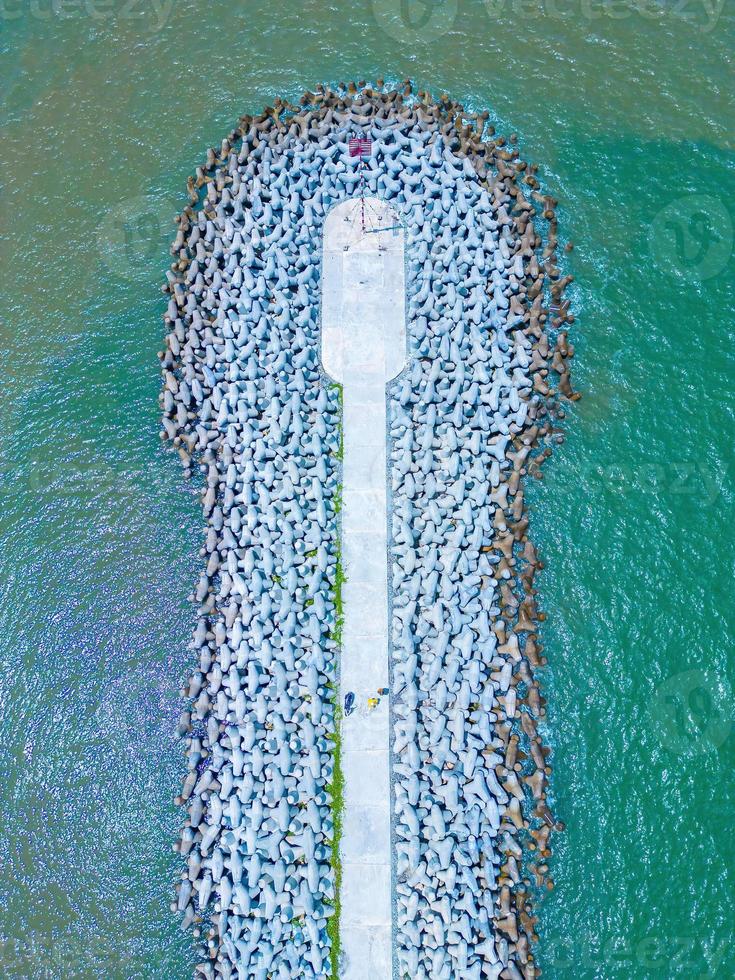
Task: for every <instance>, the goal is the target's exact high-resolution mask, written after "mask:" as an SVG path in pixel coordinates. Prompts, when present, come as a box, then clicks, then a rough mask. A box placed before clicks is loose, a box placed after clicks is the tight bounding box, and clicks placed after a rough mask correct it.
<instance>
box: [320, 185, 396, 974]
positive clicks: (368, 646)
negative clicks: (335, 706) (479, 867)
mask: <svg viewBox="0 0 735 980" xmlns="http://www.w3.org/2000/svg"><path fill="white" fill-rule="evenodd" d="M366 211H367V218H366V225H367V229H368V233H366V234H365V233H363V230H362V224H363V208H362V204H361V202H360V201H358V200H356V199H353V200H348V201H345V202H343V203H342V204H340V205H338V206H337V207H336V208H334V210H333V211H332V212H331V213H330V214H329V216H328V218H327V220H326V223H325V229H324V266H323V287H322V290H323V292H322V361H323V364H324V367H325V370H326V371H327V372H328V373H329V374H330V375H331V376H332V377H333V378H335V379H336V380H337V381H339V382H340V383H341V384H342V386H343V398H344V401H343V413H344V414H343V432H344V458H343V509H342V553H343V556H344V565H345V579H346V581H345V584H344V586H343V591H342V595H343V602H344V627H343V634H342V657H341V664H340V703H341V704H344V699H345V697H346V696H347V695H348V694H352V695H353V696H354V699H355V707H354V710H353V711H352V712H351V713H350V714H349V715H347V714H345V715H344V716H343V719H342V723H341V768H342V774H343V778H344V819H343V826H342V840H341V847H340V852H341V855H340V860H341V869H342V875H341V878H342V880H341V894H340V896H339V902H340V944H341V948H342V950H343V953H344V956H343V960H344V963H343V966H342V970H341V975H342V976H343V977H344V978H345V980H350V978H358V977H364V976H376V977H377V976H380V977H387V976H390V974H391V972H392V966H391V964H392V936H391V918H392V915H391V907H392V901H391V834H390V777H389V743H390V713H389V704H388V699H387V698H381V699H380V700H379V703H378V705H377V707H374V708H372V709H371V707H369V705H368V700H369V699H370V698H375V697H377V691H378V689H379V688H384V687H388V674H389V665H388V575H387V533H388V532H387V492H386V455H387V453H386V390H385V386H386V383H387V382H388V381H390V380H391V379H392V378H394V377H395V376H396V375H397V374H398V373H399V372H400V371H401V369H402V367H403V364H404V361H405V352H406V327H405V277H404V235H403V230H402V228H401V227H400V225H399V224H398V220H397V217H396V215H395V213H394V212H393V211H392V209H391V208H390V207H389V206H387V205H386V204H384V203H383V202H380V201H378V200H375V199H370V200H368V201H367V202H366ZM381 227H384V228H387V229H389V230H386V231H380V230H378V229H379V228H381Z"/></svg>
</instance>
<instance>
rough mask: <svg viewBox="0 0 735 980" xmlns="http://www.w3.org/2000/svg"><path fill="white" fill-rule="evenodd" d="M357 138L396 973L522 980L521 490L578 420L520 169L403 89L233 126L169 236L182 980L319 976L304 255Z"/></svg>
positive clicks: (318, 479) (543, 780)
mask: <svg viewBox="0 0 735 980" xmlns="http://www.w3.org/2000/svg"><path fill="white" fill-rule="evenodd" d="M358 134H359V135H369V136H372V138H373V140H374V144H373V155H372V156H371V158H370V159H369V160H368V161H367V171H366V190H367V192H368V193H371V194H374V195H377V196H379V197H383V198H385V199H387V200H389V201H390V203H391V204H392V205H393V206H394V207H395V208H396V209H397V210H398V212H399V213H400V214H401V216H402V220H403V221H404V223H405V227H406V249H407V255H408V263H409V273H410V274H409V277H408V281H409V283H410V286H409V296H408V316H407V328H408V331H409V336H410V341H409V345H410V351H409V355H410V363H409V367H408V369H407V371H406V372H405V373H404V375H403V376H402V377H401V378H400V379H399V380H398V381H397V382H396V383H395V384H394V385H393V386H392V387H391V389H390V390H389V398H388V409H389V427H390V433H389V434H390V440H391V441H390V459H391V477H390V479H391V490H392V501H391V504H392V516H391V518H390V528H389V530H390V533H391V542H390V546H389V547H390V562H391V564H390V569H391V579H392V582H391V584H392V596H393V599H392V605H393V611H392V636H391V640H392V674H393V676H392V682H391V709H392V720H393V729H394V741H393V746H392V752H393V780H394V799H393V803H394V809H395V820H394V833H395V842H396V847H395V854H394V862H395V875H396V881H395V903H396V913H395V923H396V935H395V937H394V939H395V950H396V953H395V968H396V972H397V974H398V975H399V976H400V977H404V976H405V975H410V976H411V977H414V976H415V977H427V978H428V977H431V978H441V977H447V978H448V977H450V976H462V977H477V978H479V977H486V976H490V977H519V976H520V977H525V978H530V977H534V976H536V975H538V972H539V971H538V970H537V968H536V966H535V962H534V957H533V953H532V949H531V946H532V941H533V939H534V924H535V919H534V916H533V912H532V909H531V895H532V892H533V891H534V890H537V888H536V886H538V887H545V886H546V885H547V884H550V882H547V879H546V859H547V858H548V856H549V846H548V837H549V831H550V829H551V827H552V826H554V824H555V819H554V817H553V816H552V814H551V812H550V809H549V805H548V801H547V782H548V774H549V772H550V769H549V760H548V758H547V750H546V749H545V747H544V745H543V744H542V741H541V737H540V733H539V723H540V722H542V720H543V716H544V708H543V698H542V696H541V694H540V692H539V685H538V681H537V679H536V677H535V671H536V669H537V668H538V667H539V666H542V665H543V663H544V660H543V658H542V656H541V647H540V644H539V642H538V639H537V635H538V621H539V618H541V617H542V615H543V614H541V613H539V612H538V610H537V608H536V602H535V598H534V596H535V592H534V576H535V573H536V571H537V569H538V568H539V567H541V563H540V562H539V559H538V557H537V554H536V551H535V548H534V547H533V545H532V543H531V542H530V540H529V537H528V515H527V511H526V507H525V504H524V480H525V479H526V478H527V477H528V476H529V475H531V476H539V475H540V469H539V468H540V466H541V465H542V463H543V461H544V459H545V458H546V456H547V455H548V454H549V453H550V451H551V445H552V444H553V442H554V441H555V440H556V439H558V438H559V436H558V434H557V432H558V430H557V429H556V425H555V422H556V417H557V416H559V417H563V414H564V413H563V408H562V407H561V405H562V402H563V399H565V398H574V397H576V396H575V395H574V393H573V391H572V389H571V385H570V381H569V367H568V364H569V359H570V357H571V356H572V355H573V348H572V347H571V345H570V344H569V342H568V340H567V336H566V332H565V330H564V329H563V327H564V324H565V322H567V321H569V322H571V321H572V317H571V316H570V315H569V306H568V302H567V301H566V300H565V299H564V298H563V291H564V287H565V286H566V284H567V282H568V281H569V277H563V276H562V275H561V273H560V272H559V270H558V268H557V266H556V256H555V252H556V248H557V240H556V220H555V217H554V205H555V202H554V201H553V200H552V199H551V198H549V197H546V196H543V195H541V194H540V193H539V186H538V181H537V179H536V177H535V176H534V174H533V172H532V170H533V168H528V167H527V166H526V165H525V164H523V163H522V162H520V161H519V159H518V154H517V152H516V150H515V149H513V147H512V143H511V144H510V146H509V145H508V143H506V141H505V140H504V139H503V138H502V137H498V136H496V135H495V133H494V132H493V130H492V127H489V126H488V125H487V116H486V114H469V113H465V111H464V110H463V108H462V107H461V106H459V105H458V104H457V103H454V102H452V101H451V100H449V99H448V98H446V97H442V98H441V99H439V100H436V101H435V100H433V99H431V98H430V97H429V96H428V95H427V94H426V93H418V95H416V96H414V95H413V94H412V93H411V90H410V86H409V85H406V86H405V87H403V88H401V89H400V90H398V89H396V90H384V89H383V88H382V86H380V85H379V86H378V87H377V88H376V89H369V88H366V87H365V86H364V85H361V86H355V85H350V86H349V87H347V88H345V87H342V88H338V89H337V90H330V89H325V88H321V87H320V88H318V89H317V91H316V92H315V93H306V94H305V95H304V97H303V98H302V100H301V105H299V106H292V105H288V104H287V103H285V102H283V101H282V100H276V103H275V104H274V106H273V107H272V108H270V109H268V110H266V111H265V112H264V113H263V114H262V115H261V116H259V117H255V118H252V117H248V116H246V117H243V119H242V120H241V121H240V125H239V126H238V127H237V128H236V129H235V130H233V131H232V133H230V135H229V137H228V138H227V139H226V140H224V141H223V143H222V146H221V148H220V149H219V150H218V151H217V150H210V151H209V153H208V157H207V160H206V162H205V164H204V165H203V166H202V167H200V168H198V170H197V173H196V176H195V177H194V178H191V179H190V181H189V190H190V196H191V203H190V205H189V206H188V207H187V208H186V209H185V210H184V212H183V214H182V215H181V216H179V218H178V224H179V231H178V235H177V238H176V241H175V242H174V246H173V250H172V251H173V256H174V262H173V264H172V267H171V271H170V273H169V275H168V284H167V286H166V289H167V291H168V292H169V293H170V300H169V304H168V310H167V312H166V316H165V319H166V323H167V327H168V330H169V333H168V337H167V346H166V350H165V351H164V353H163V354H162V362H163V371H164V389H163V393H162V405H163V425H164V429H163V433H162V435H163V436H164V437H165V438H167V439H170V440H172V442H173V444H174V446H175V447H176V448H177V450H178V452H179V454H180V456H181V458H182V462H183V464H184V467H185V470H186V472H187V473H190V472H191V471H192V469H193V468H194V466H195V465H199V466H200V467H201V469H202V472H203V473H204V477H205V482H206V487H205V489H204V492H203V509H204V516H205V520H206V528H205V531H206V541H205V547H204V549H203V557H204V558H205V559H206V567H205V568H204V570H203V572H202V574H201V577H200V580H199V583H198V585H197V588H196V591H195V595H194V600H195V602H196V604H197V609H198V621H197V628H196V631H195V634H194V640H193V648H194V649H195V650H196V652H197V655H198V658H199V665H198V668H197V669H196V670H195V672H194V674H193V675H192V677H191V679H190V681H189V684H188V687H187V689H186V692H185V693H186V694H187V696H188V697H189V698H190V699H191V706H190V708H188V709H187V711H186V712H185V713H184V715H183V716H182V721H181V731H182V734H186V737H187V758H188V764H189V775H188V776H187V778H186V779H185V781H184V788H183V791H182V796H181V799H182V802H184V803H185V804H186V806H187V818H186V821H185V826H184V828H183V831H182V836H181V841H180V844H179V849H180V851H181V853H182V854H183V855H184V856H185V857H186V867H185V870H184V871H183V872H182V880H181V882H180V884H179V886H178V897H177V907H178V909H179V910H180V911H181V913H182V914H183V922H184V924H186V925H190V924H194V925H195V927H197V928H201V924H202V923H204V924H205V926H204V927H205V929H206V937H205V938H206V940H207V943H206V945H205V952H206V955H205V958H204V959H203V961H202V963H201V964H200V965H199V966H198V967H197V970H198V972H199V973H200V974H201V975H203V976H208V977H230V976H237V977H251V976H252V977H266V976H274V977H284V978H285V977H292V976H300V977H323V976H326V975H329V974H330V973H331V972H332V969H333V965H332V963H331V952H332V948H331V943H332V939H331V938H330V936H331V937H333V936H334V934H335V930H334V929H329V930H328V929H327V923H328V919H329V918H330V916H331V915H332V913H333V910H334V908H335V904H336V896H335V893H334V868H333V861H332V857H333V855H332V842H333V835H334V825H333V818H332V812H331V804H332V800H331V798H330V793H329V790H330V787H331V786H332V785H333V778H334V772H333V760H334V741H333V740H334V738H335V734H336V733H335V704H334V691H335V682H336V676H337V670H338V650H337V644H336V642H335V632H336V627H337V624H336V612H335V599H336V598H337V597H336V595H335V588H336V585H337V559H338V538H337V533H338V532H337V527H336V523H337V521H336V516H337V507H338V498H339V461H338V455H339V452H338V450H339V400H338V393H337V391H336V390H335V389H333V388H331V387H330V386H328V385H327V384H326V383H325V378H324V376H323V374H322V373H321V371H320V367H319V357H318V349H319V290H320V256H321V230H322V227H323V222H324V218H325V215H326V213H327V212H328V210H329V209H330V207H331V206H332V205H333V204H336V203H338V202H339V201H340V200H344V199H345V198H348V197H351V196H354V195H355V193H356V191H357V187H358V183H359V175H358V171H357V161H355V160H353V159H352V158H350V156H349V154H348V148H347V140H348V139H349V137H350V136H353V135H358ZM539 212H541V214H539ZM542 229H543V231H544V233H545V235H544V237H542ZM554 378H556V381H555V382H554V381H553V380H552V379H554ZM529 856H530V857H532V858H533V859H534V860H532V861H529ZM536 858H538V860H536ZM529 875H531V876H532V878H529V877H528V876H529ZM532 880H534V881H535V885H533V886H532V885H531V881H532Z"/></svg>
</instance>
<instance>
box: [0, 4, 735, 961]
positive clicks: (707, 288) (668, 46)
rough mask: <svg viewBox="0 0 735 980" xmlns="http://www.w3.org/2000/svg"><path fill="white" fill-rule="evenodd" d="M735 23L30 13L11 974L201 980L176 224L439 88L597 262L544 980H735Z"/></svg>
mask: <svg viewBox="0 0 735 980" xmlns="http://www.w3.org/2000/svg"><path fill="white" fill-rule="evenodd" d="M734 20H735V16H734V14H733V8H732V5H731V4H728V3H727V2H725V3H724V4H718V3H717V0H713V2H712V3H711V4H710V2H709V0H707V3H706V4H705V3H703V2H701V0H687V2H686V3H681V2H680V0H677V2H675V3H674V2H671V3H668V4H667V3H654V2H652V0H648V2H646V3H644V2H643V0H640V2H636V3H632V4H628V5H626V4H623V3H622V2H617V0H616V2H615V3H613V2H612V0H611V2H609V3H602V2H599V3H598V2H591V0H566V2H562V0H539V2H537V3H534V4H531V3H529V2H525V0H488V2H487V3H483V2H480V0H468V2H453V0H445V2H443V3H441V2H439V0H437V2H436V3H434V4H430V3H428V2H427V3H422V2H418V0H374V2H370V0H360V2H358V3H356V4H354V5H340V4H336V3H333V4H325V3H323V2H321V0H319V2H317V0H306V2H304V3H301V4H299V5H294V6H288V7H286V6H281V7H278V8H274V7H272V6H271V7H266V6H265V5H253V4H245V3H240V4H235V5H232V4H225V3H221V2H213V3H210V4H208V5H207V6H206V7H200V6H197V5H195V4H194V3H192V2H190V0H182V2H180V3H178V4H176V5H175V6H174V5H173V4H172V3H169V2H168V0H161V2H159V3H156V4H152V5H148V6H146V7H143V5H142V4H139V3H137V2H135V0H111V2H109V3H103V2H102V0H79V2H76V3H75V2H73V0H67V2H65V3H61V2H60V0H33V2H31V0H5V2H4V4H3V5H1V6H0V56H1V60H0V82H1V83H2V84H1V85H0V99H1V100H2V114H1V116H0V123H1V125H2V133H1V136H2V140H1V143H0V159H1V160H2V169H1V170H0V209H2V226H3V231H4V235H3V237H2V241H0V294H1V295H2V305H1V307H0V309H1V310H2V323H1V327H0V330H1V334H0V336H1V341H0V378H2V398H1V399H0V542H2V552H1V555H0V590H1V591H0V595H1V604H0V762H1V763H2V768H3V772H4V777H5V778H4V780H3V782H2V784H0V797H1V798H2V814H3V819H2V824H1V825H0V856H1V858H2V868H3V871H2V880H1V881H0V909H2V913H1V914H0V969H1V971H2V974H3V976H8V977H18V978H33V980H36V978H45V977H49V978H51V977H53V978H58V977H63V978H66V977H69V978H87V977H89V978H97V977H99V978H102V977H105V978H107V977H109V978H115V980H117V978H156V980H159V978H160V980H175V978H184V977H187V976H189V975H190V970H191V957H192V955H193V953H192V940H191V938H190V937H189V936H185V935H182V934H181V933H180V932H179V930H178V927H177V922H176V920H175V918H174V917H173V916H172V915H171V913H170V912H169V908H168V907H169V902H170V900H171V894H172V884H173V880H174V877H175V875H176V873H177V858H176V855H175V854H173V852H172V850H171V844H172V841H173V840H174V837H175V833H176V828H177V826H178V822H179V819H180V818H179V814H178V813H177V811H176V809H175V807H174V806H173V803H172V802H171V801H172V799H173V796H174V795H175V793H176V792H177V789H178V784H179V781H180V777H181V773H182V771H183V760H182V757H181V752H180V746H179V745H178V744H177V742H176V739H175V737H174V727H175V720H176V717H177V715H178V711H179V703H178V689H179V686H180V683H181V681H182V679H183V677H184V676H185V674H186V671H187V666H188V663H189V654H188V651H187V648H186V647H187V642H188V640H189V636H190V630H191V627H192V624H193V619H192V615H191V610H190V607H189V606H188V604H187V602H186V596H187V594H188V592H189V591H190V590H191V587H192V585H193V583H194V580H195V576H196V574H197V568H198V549H199V547H200V544H201V535H200V524H201V520H200V517H199V514H198V505H197V501H196V498H195V497H194V496H193V494H192V493H191V491H190V490H188V489H187V488H186V487H185V486H184V485H183V482H182V480H181V478H180V472H179V469H178V464H177V462H176V461H175V460H174V459H172V458H171V457H170V456H168V455H167V454H166V453H164V451H163V450H161V449H160V448H159V441H158V436H157V429H158V425H157V418H158V410H157V404H156V398H157V392H158V362H157V359H156V356H155V355H156V351H157V349H158V347H159V345H160V339H161V337H162V323H161V320H160V315H161V313H162V311H163V308H164V304H163V298H162V296H161V293H160V290H159V287H160V283H161V281H162V278H163V274H164V272H165V269H166V268H167V261H168V251H167V247H168V241H169V240H170V238H171V237H172V234H173V228H174V226H173V223H172V217H173V215H174V213H175V212H176V211H177V210H179V209H180V208H181V207H182V206H183V204H184V203H185V200H186V199H185V195H184V189H185V179H186V176H187V174H189V173H191V172H193V169H194V167H195V165H196V164H197V163H198V162H199V161H200V160H201V159H202V158H203V156H204V153H205V151H206V147H207V146H209V145H210V144H219V141H220V140H221V138H222V136H223V135H225V134H226V133H227V132H228V131H229V129H230V128H231V127H232V125H233V124H234V122H235V120H236V119H237V117H238V116H239V115H240V114H241V113H243V112H246V111H258V110H259V109H260V108H261V107H262V106H263V105H264V104H268V103H270V102H272V100H273V98H274V97H275V96H276V95H278V94H287V95H289V96H298V94H299V93H300V92H301V91H302V90H303V89H304V88H307V87H313V86H314V85H315V84H316V82H318V81H320V80H327V81H332V82H337V81H339V80H341V79H348V78H362V77H364V78H374V77H376V76H377V75H384V76H385V77H386V78H388V79H394V80H395V79H400V78H403V77H406V76H410V77H411V78H412V79H413V80H414V81H415V83H416V84H417V86H418V87H422V86H428V87H429V88H430V89H431V90H432V91H433V92H435V93H436V94H439V93H440V92H442V91H446V92H448V93H450V94H451V95H452V96H453V97H455V98H459V99H460V100H462V101H464V103H465V104H466V105H468V106H473V107H478V108H479V107H488V108H489V109H490V110H491V112H492V113H493V115H494V117H495V118H496V124H497V126H498V128H499V129H501V130H502V131H504V132H506V133H509V132H512V131H515V132H517V133H518V134H519V145H520V147H521V151H522V154H523V155H524V156H525V157H526V158H528V159H531V160H533V161H536V162H538V163H539V164H540V178H541V180H542V183H543V186H544V189H545V190H547V191H549V192H550V193H552V194H554V195H555V196H556V197H557V198H558V199H559V201H560V207H559V221H560V233H561V234H562V236H563V238H564V240H569V239H573V240H574V242H575V246H576V247H575V249H574V251H573V252H572V253H571V255H570V256H568V258H567V259H566V260H565V262H566V265H567V267H568V268H569V270H570V271H571V272H572V273H573V274H574V275H575V277H576V282H575V285H574V287H573V290H572V291H573V295H574V298H575V305H576V313H577V315H578V322H577V324H575V328H574V336H573V340H574V343H575V344H576V347H577V352H578V353H577V358H576V361H577V364H576V372H575V379H576V383H577V385H578V386H580V387H581V388H582V390H583V391H584V398H583V399H582V401H580V402H578V403H577V404H576V405H575V406H574V408H573V409H572V410H571V411H570V420H569V426H568V440H567V442H566V443H565V444H564V446H562V447H560V449H559V451H558V452H557V453H556V454H555V457H554V458H553V460H552V461H551V462H550V463H549V464H548V465H547V467H546V475H545V479H544V480H543V482H541V483H539V484H537V485H535V486H534V488H533V491H532V493H531V498H532V499H531V504H532V521H533V533H534V537H535V540H536V541H537V543H538V544H539V547H540V550H541V552H542V556H543V558H544V560H545V562H546V568H545V570H544V572H543V574H542V576H541V577H540V582H539V584H540V590H541V598H542V605H543V607H544V608H545V609H546V612H547V616H548V618H547V621H546V623H545V624H544V627H543V633H544V640H545V643H546V652H547V656H548V658H549V662H550V666H549V669H548V671H547V677H546V683H545V694H546V697H547V698H548V702H549V740H550V742H551V744H552V745H553V747H554V762H553V764H554V776H553V789H554V793H555V811H556V812H558V815H559V817H560V818H561V819H563V820H564V821H565V822H566V825H567V830H566V832H565V834H563V835H558V836H557V837H556V838H555V852H554V857H553V860H552V875H553V877H554V879H555V881H556V888H555V890H554V891H553V892H552V893H551V894H550V895H549V896H548V898H547V899H546V901H545V902H544V903H543V905H542V907H541V909H540V913H539V915H540V920H539V925H538V930H539V934H540V937H541V940H540V944H539V959H540V964H541V966H542V968H543V970H544V976H546V977H551V978H561V980H567V978H568V980H572V978H574V980H576V978H581V980H587V978H603V980H607V978H611V980H618V978H620V980H628V978H631V977H635V978H638V977H640V978H649V977H650V978H667V977H717V978H721V977H730V976H735V937H734V936H733V927H732V915H731V903H732V895H733V877H734V876H735V870H734V869H735V862H734V858H735V845H733V841H732V833H731V829H730V828H731V827H732V824H733V821H734V820H735V786H734V784H733V779H732V772H733V766H734V764H735V731H734V730H733V724H734V722H735V717H734V716H733V707H732V705H733V685H734V684H735V663H734V661H735V656H734V654H733V633H734V630H735V622H734V621H733V620H734V616H733V603H732V598H731V582H732V578H733V571H734V568H733V566H734V563H735V547H734V544H735V542H734V535H733V490H732V477H733V463H732V455H733V453H732V447H733V421H734V416H735V398H734V397H733V380H734V378H735V354H734V353H733V336H732V335H733V326H732V310H733V269H734V268H735V262H734V260H733V222H734V221H735V214H734V213H733V206H732V203H731V202H732V201H733V200H735V176H734V160H733V152H732V140H731V134H732V124H733V115H734V114H733V110H732V106H731V103H730V102H729V92H730V87H731V78H730V76H729V69H728V64H729V62H728V58H729V51H730V49H731V46H732V38H733V26H734Z"/></svg>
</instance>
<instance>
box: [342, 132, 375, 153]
mask: <svg viewBox="0 0 735 980" xmlns="http://www.w3.org/2000/svg"><path fill="white" fill-rule="evenodd" d="M348 145H349V148H350V156H351V157H369V156H370V153H371V151H372V148H373V141H372V140H370V139H366V138H365V137H362V136H353V137H351V139H350V141H349V144H348Z"/></svg>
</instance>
